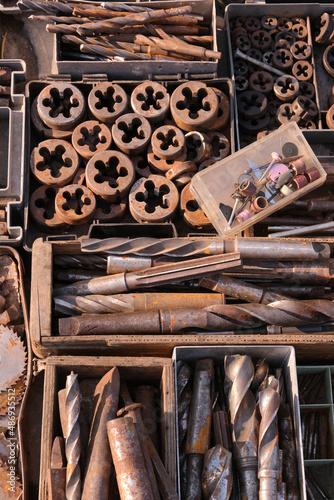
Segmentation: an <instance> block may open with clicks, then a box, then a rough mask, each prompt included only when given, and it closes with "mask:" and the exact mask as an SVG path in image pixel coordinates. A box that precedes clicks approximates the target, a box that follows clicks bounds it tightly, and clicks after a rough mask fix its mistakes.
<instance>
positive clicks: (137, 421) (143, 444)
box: [117, 388, 160, 499]
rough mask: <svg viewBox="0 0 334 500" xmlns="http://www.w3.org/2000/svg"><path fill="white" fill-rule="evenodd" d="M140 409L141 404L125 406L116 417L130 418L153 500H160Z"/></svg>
mask: <svg viewBox="0 0 334 500" xmlns="http://www.w3.org/2000/svg"><path fill="white" fill-rule="evenodd" d="M125 391H126V392H127V393H128V390H127V388H126V389H125ZM122 397H123V396H122ZM142 409H143V405H142V404H141V403H131V404H127V405H126V406H125V407H124V408H121V409H120V410H118V412H117V416H118V417H130V418H132V420H133V423H134V426H135V428H136V432H137V437H138V441H139V445H140V449H141V451H142V454H143V459H144V464H145V468H146V472H147V475H148V479H149V481H150V485H151V489H152V494H153V498H156V499H160V493H159V489H158V484H157V480H156V478H155V475H154V469H153V465H152V460H151V456H150V451H149V448H148V444H147V435H146V427H144V425H143V420H142V415H141V411H142Z"/></svg>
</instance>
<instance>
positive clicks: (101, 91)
mask: <svg viewBox="0 0 334 500" xmlns="http://www.w3.org/2000/svg"><path fill="white" fill-rule="evenodd" d="M128 104H129V98H128V96H127V94H126V92H125V91H124V90H123V89H122V87H120V85H117V83H110V82H101V83H99V84H98V85H96V86H95V87H93V88H92V90H91V91H90V92H89V95H88V106H89V109H90V111H91V113H92V114H93V115H94V116H95V118H97V120H99V121H100V122H103V123H107V124H108V125H112V124H113V123H114V122H115V121H116V120H117V118H118V117H119V116H121V115H124V114H125V113H126V112H127V109H128Z"/></svg>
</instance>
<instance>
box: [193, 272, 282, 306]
mask: <svg viewBox="0 0 334 500" xmlns="http://www.w3.org/2000/svg"><path fill="white" fill-rule="evenodd" d="M199 285H200V286H202V287H204V288H209V289H210V290H214V291H216V292H219V293H224V294H226V295H229V296H230V297H235V298H237V299H240V300H243V301H245V302H254V303H261V304H270V303H271V302H276V301H277V300H289V297H285V296H284V295H279V294H278V293H273V292H267V290H266V289H265V288H261V287H259V286H256V285H253V284H250V283H246V282H245V281H242V280H238V279H234V278H231V277H230V276H223V275H222V274H220V275H218V276H208V277H206V278H202V279H201V280H200V282H199Z"/></svg>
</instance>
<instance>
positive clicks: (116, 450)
mask: <svg viewBox="0 0 334 500" xmlns="http://www.w3.org/2000/svg"><path fill="white" fill-rule="evenodd" d="M107 432H108V439H109V444H110V450H111V454H112V459H113V462H114V466H115V470H116V477H117V484H118V489H119V494H120V497H121V500H137V499H138V498H141V499H143V500H155V499H154V497H153V493H152V488H151V485H150V482H149V478H148V474H147V471H146V468H145V463H144V457H143V454H142V451H141V449H140V444H139V441H138V436H137V432H136V428H135V426H134V423H133V420H132V418H130V417H121V418H116V419H114V420H109V422H108V423H107ZM91 498H93V497H91Z"/></svg>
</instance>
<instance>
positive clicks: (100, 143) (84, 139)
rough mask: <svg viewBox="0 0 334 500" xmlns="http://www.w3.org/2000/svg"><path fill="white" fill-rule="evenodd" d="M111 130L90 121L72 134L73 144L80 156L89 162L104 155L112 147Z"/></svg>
mask: <svg viewBox="0 0 334 500" xmlns="http://www.w3.org/2000/svg"><path fill="white" fill-rule="evenodd" d="M111 142H112V137H111V132H110V129H109V128H108V127H107V126H106V125H105V124H104V123H99V122H98V121H97V120H88V121H86V122H82V123H80V124H79V125H77V126H76V127H75V129H74V130H73V134H72V144H73V147H74V148H75V150H76V151H77V152H78V153H79V155H81V156H83V157H84V158H87V159H88V160H89V159H90V158H92V157H93V156H94V155H96V154H98V153H102V152H103V151H105V150H106V149H109V148H110V146H111Z"/></svg>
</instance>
